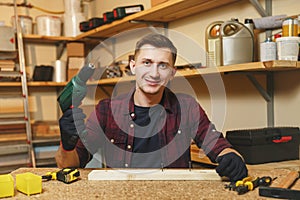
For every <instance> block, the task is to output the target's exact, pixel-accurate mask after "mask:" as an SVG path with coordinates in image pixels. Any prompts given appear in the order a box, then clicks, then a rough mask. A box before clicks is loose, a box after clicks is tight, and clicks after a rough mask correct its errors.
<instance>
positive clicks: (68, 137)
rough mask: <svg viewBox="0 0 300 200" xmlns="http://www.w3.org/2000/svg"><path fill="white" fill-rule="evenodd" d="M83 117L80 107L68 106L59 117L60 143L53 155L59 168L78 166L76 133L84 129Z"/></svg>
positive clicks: (77, 136)
mask: <svg viewBox="0 0 300 200" xmlns="http://www.w3.org/2000/svg"><path fill="white" fill-rule="evenodd" d="M85 117H86V115H85V114H84V113H83V111H82V109H81V108H72V109H71V108H70V109H68V110H67V111H65V113H63V115H62V117H61V118H60V119H59V128H60V136H61V143H60V146H59V149H58V150H57V152H56V155H55V160H56V163H57V166H58V167H59V168H65V167H79V166H80V160H79V156H78V154H77V151H76V145H77V143H78V140H79V135H78V134H79V133H81V132H83V131H84V130H85V123H84V119H85Z"/></svg>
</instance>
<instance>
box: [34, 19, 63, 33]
mask: <svg viewBox="0 0 300 200" xmlns="http://www.w3.org/2000/svg"><path fill="white" fill-rule="evenodd" d="M36 23H37V34H38V35H45V36H61V19H60V18H59V17H56V16H48V15H40V16H37V17H36Z"/></svg>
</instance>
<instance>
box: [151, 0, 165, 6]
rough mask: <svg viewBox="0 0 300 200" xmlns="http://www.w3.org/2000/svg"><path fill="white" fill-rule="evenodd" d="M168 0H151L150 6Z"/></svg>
mask: <svg viewBox="0 0 300 200" xmlns="http://www.w3.org/2000/svg"><path fill="white" fill-rule="evenodd" d="M167 1H168V0H151V6H152V7H154V6H156V5H158V4H161V3H164V2H167Z"/></svg>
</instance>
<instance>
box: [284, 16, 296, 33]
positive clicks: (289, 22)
mask: <svg viewBox="0 0 300 200" xmlns="http://www.w3.org/2000/svg"><path fill="white" fill-rule="evenodd" d="M282 36H283V37H292V36H298V19H292V18H286V19H285V20H284V21H283V22H282Z"/></svg>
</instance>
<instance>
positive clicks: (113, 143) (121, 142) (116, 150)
mask: <svg viewBox="0 0 300 200" xmlns="http://www.w3.org/2000/svg"><path fill="white" fill-rule="evenodd" d="M107 140H108V141H107V143H106V148H105V159H106V162H107V165H109V167H121V166H123V163H124V158H125V147H126V143H127V134H125V133H123V132H119V133H118V134H113V135H111V136H107Z"/></svg>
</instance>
